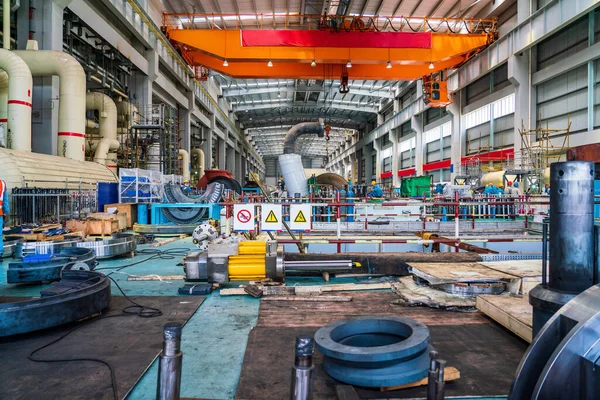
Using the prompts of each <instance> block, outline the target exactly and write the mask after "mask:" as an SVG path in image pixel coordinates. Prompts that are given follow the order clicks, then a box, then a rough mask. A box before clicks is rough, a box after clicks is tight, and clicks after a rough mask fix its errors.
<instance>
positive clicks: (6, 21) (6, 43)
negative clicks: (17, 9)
mask: <svg viewBox="0 0 600 400" xmlns="http://www.w3.org/2000/svg"><path fill="white" fill-rule="evenodd" d="M2 26H3V27H4V28H3V29H4V32H2V48H3V49H5V50H10V0H4V1H3V2H2Z"/></svg>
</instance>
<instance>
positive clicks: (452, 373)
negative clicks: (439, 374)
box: [380, 367, 460, 392]
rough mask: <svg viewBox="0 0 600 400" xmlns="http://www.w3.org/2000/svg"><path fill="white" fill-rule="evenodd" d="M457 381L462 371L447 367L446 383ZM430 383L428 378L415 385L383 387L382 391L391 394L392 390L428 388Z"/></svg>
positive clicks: (414, 383)
mask: <svg viewBox="0 0 600 400" xmlns="http://www.w3.org/2000/svg"><path fill="white" fill-rule="evenodd" d="M457 379H460V371H459V370H458V369H456V368H454V367H446V368H444V382H450V381H455V380H457ZM428 383H429V379H428V378H427V377H425V378H423V379H421V380H420V381H416V382H413V383H407V384H406V385H400V386H389V387H382V388H381V389H380V390H381V391H382V392H390V391H392V390H400V389H408V388H413V387H418V386H427V384H428Z"/></svg>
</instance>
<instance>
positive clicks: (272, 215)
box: [265, 210, 279, 224]
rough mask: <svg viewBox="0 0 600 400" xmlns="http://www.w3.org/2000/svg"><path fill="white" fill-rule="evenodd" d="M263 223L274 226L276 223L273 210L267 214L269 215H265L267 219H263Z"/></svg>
mask: <svg viewBox="0 0 600 400" xmlns="http://www.w3.org/2000/svg"><path fill="white" fill-rule="evenodd" d="M265 222H269V223H273V224H276V223H277V222H279V221H277V217H276V216H275V212H273V210H271V212H270V213H269V215H267V219H265Z"/></svg>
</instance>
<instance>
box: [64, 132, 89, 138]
mask: <svg viewBox="0 0 600 400" xmlns="http://www.w3.org/2000/svg"><path fill="white" fill-rule="evenodd" d="M58 136H73V137H80V138H85V133H78V132H58Z"/></svg>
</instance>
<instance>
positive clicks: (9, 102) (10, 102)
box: [8, 100, 31, 107]
mask: <svg viewBox="0 0 600 400" xmlns="http://www.w3.org/2000/svg"><path fill="white" fill-rule="evenodd" d="M8 104H19V105H21V106H27V107H31V103H28V102H26V101H21V100H9V101H8Z"/></svg>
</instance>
